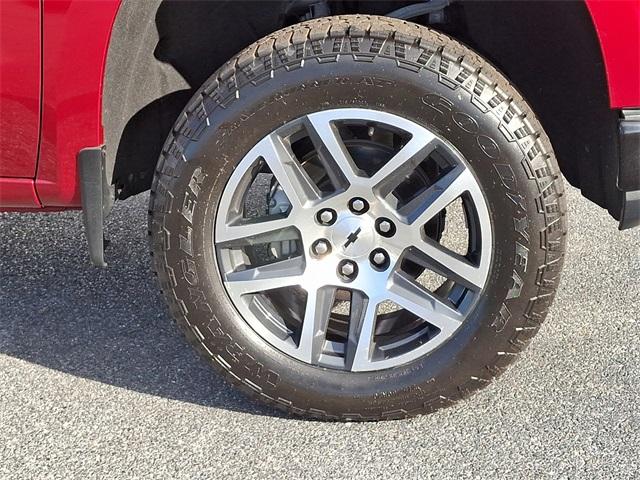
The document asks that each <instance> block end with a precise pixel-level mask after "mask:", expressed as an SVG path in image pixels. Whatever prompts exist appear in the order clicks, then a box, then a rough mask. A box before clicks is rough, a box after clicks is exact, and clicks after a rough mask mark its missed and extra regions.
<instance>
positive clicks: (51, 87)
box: [0, 0, 640, 211]
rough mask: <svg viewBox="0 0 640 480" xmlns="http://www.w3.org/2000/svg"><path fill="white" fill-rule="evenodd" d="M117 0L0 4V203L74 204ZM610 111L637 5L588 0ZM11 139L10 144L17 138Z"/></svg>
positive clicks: (633, 82) (636, 80)
mask: <svg viewBox="0 0 640 480" xmlns="http://www.w3.org/2000/svg"><path fill="white" fill-rule="evenodd" d="M120 3H121V1H120V0H100V1H91V2H88V1H85V0H64V1H50V0H42V1H38V0H18V1H3V2H2V3H1V4H0V9H1V15H2V17H3V25H2V33H1V41H0V49H1V51H0V73H1V76H2V83H1V84H0V100H1V102H2V106H3V107H2V114H1V116H0V122H1V125H0V132H1V133H0V134H1V135H2V140H1V141H0V148H1V150H0V159H1V162H0V209H2V210H22V211H24V210H41V211H42V210H61V209H70V208H80V206H81V199H80V187H79V181H78V174H77V160H76V159H77V155H78V152H79V151H80V150H81V149H83V148H86V147H90V146H95V145H100V144H102V143H103V142H104V134H103V128H102V108H103V105H102V100H103V86H104V76H105V66H106V57H107V52H108V48H109V41H110V38H111V33H112V28H113V25H114V21H115V19H116V15H117V13H118V9H119V7H120ZM586 4H587V6H588V9H589V12H590V14H591V17H592V20H593V27H594V29H595V31H596V32H597V35H598V38H599V41H600V45H601V50H602V56H603V59H604V64H605V67H606V73H607V79H608V91H609V99H610V106H611V108H612V109H623V108H637V107H638V106H640V50H639V49H640V2H638V1H633V0H632V1H624V0H620V1H607V0H586ZM16 141H17V143H16Z"/></svg>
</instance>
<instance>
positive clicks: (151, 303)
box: [0, 189, 640, 480]
mask: <svg viewBox="0 0 640 480" xmlns="http://www.w3.org/2000/svg"><path fill="white" fill-rule="evenodd" d="M568 200H569V214H570V239H569V251H568V258H567V262H566V266H565V270H564V272H565V273H564V277H563V280H562V283H561V287H560V292H559V294H558V296H557V298H556V302H555V304H554V307H553V309H552V311H551V314H550V315H549V317H548V318H547V321H546V323H545V324H544V326H543V328H542V329H541V330H540V333H539V334H538V335H537V337H536V338H535V339H534V341H533V343H532V344H531V346H530V347H529V348H528V349H527V351H526V352H525V353H524V354H523V355H522V356H521V358H520V359H519V360H518V362H517V363H516V364H515V365H513V366H512V368H511V369H510V370H509V371H508V372H507V373H506V374H505V375H503V376H502V377H501V378H500V379H498V381H496V382H494V383H493V384H492V385H490V386H489V387H488V388H486V389H484V390H483V391H481V392H480V393H478V394H476V395H475V396H473V397H472V398H471V399H469V400H466V401H464V402H462V403H459V404H457V405H455V406H454V407H452V408H448V409H445V410H442V411H439V412H437V413H435V414H432V415H429V416H423V417H418V418H415V419H411V420H403V421H394V422H382V423H368V424H331V423H321V422H311V421H302V420H297V419H291V418H286V417H283V416H282V415H281V414H279V413H276V412H274V411H272V410H270V409H268V408H265V407H261V406H259V405H256V404H254V403H252V402H251V401H248V400H246V399H245V398H244V397H243V396H242V395H241V394H238V393H237V392H235V391H234V390H233V389H232V388H231V387H229V386H228V385H226V384H225V383H224V382H223V381H222V380H221V379H220V378H219V377H218V376H217V375H216V374H215V373H214V372H213V371H212V370H211V369H210V368H209V367H208V366H207V365H206V364H204V363H203V362H202V361H201V360H200V359H199V357H198V356H197V355H196V354H195V353H194V352H192V350H191V349H190V347H189V346H188V345H187V344H186V342H185V340H183V338H182V337H181V335H180V334H179V333H178V331H177V329H176V328H175V327H174V325H173V324H172V322H171V321H170V320H169V317H168V312H167V309H166V308H165V306H164V302H163V300H162V298H161V297H160V295H159V293H158V290H157V288H156V285H155V283H154V279H153V278H152V275H151V273H150V269H149V263H150V262H149V254H148V250H147V244H146V210H147V197H146V195H143V196H140V197H138V198H133V199H129V200H127V201H124V202H122V203H120V204H118V205H117V206H116V210H115V211H114V213H113V215H112V217H111V218H110V220H109V232H110V233H109V234H110V237H111V239H112V242H111V245H110V247H109V250H108V252H107V257H108V261H109V263H110V265H109V267H108V268H107V269H106V270H99V269H95V268H93V267H91V266H89V264H88V259H87V254H86V247H85V239H84V236H83V233H82V222H81V218H80V215H79V214H78V213H77V212H67V213H58V214H23V215H17V214H0V478H2V479H9V478H64V479H69V478H82V479H86V478H105V477H108V478H113V479H115V478H127V479H129V478H142V477H145V478H189V479H193V478H238V479H248V478H261V479H262V478H274V479H285V478H293V479H296V480H301V479H307V478H314V479H315V478H332V479H333V478H353V479H368V478H392V477H393V478H437V479H440V478H452V479H454V478H455V479H460V478H535V479H539V478H552V479H556V478H589V479H593V478H616V479H618V478H634V477H635V478H638V475H639V472H640V454H639V452H640V387H639V384H640V230H635V231H626V232H618V231H617V228H616V223H615V221H613V220H611V219H610V218H609V217H608V216H607V214H606V213H605V212H604V211H602V210H601V209H600V208H598V207H596V206H595V205H593V204H591V203H589V202H588V201H587V200H585V199H583V198H581V197H580V195H579V193H577V192H576V191H575V190H573V189H570V190H569V191H568Z"/></svg>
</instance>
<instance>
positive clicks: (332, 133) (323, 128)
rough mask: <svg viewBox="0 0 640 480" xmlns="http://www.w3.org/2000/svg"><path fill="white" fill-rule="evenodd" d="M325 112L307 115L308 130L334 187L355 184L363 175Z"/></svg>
mask: <svg viewBox="0 0 640 480" xmlns="http://www.w3.org/2000/svg"><path fill="white" fill-rule="evenodd" d="M331 120H332V117H331V116H330V115H327V114H326V113H325V112H318V113H313V114H311V115H308V116H307V122H306V126H307V132H308V133H309V136H310V137H311V141H312V142H313V145H314V147H315V148H316V150H317V151H318V156H319V158H320V161H321V162H322V164H323V166H324V168H325V170H326V172H327V175H329V178H330V179H331V181H332V183H333V185H334V187H336V188H338V187H346V186H348V185H345V182H346V183H347V184H349V185H350V184H353V183H354V182H356V181H357V179H358V177H360V176H361V175H362V172H361V171H360V169H359V168H358V167H357V166H356V165H355V163H354V162H353V159H352V158H351V155H350V154H349V152H348V150H347V148H346V147H345V145H344V142H343V141H342V138H340V134H339V133H338V129H337V128H336V127H335V126H334V125H333V123H332V122H331Z"/></svg>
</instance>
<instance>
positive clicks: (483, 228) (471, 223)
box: [213, 108, 492, 372]
mask: <svg viewBox="0 0 640 480" xmlns="http://www.w3.org/2000/svg"><path fill="white" fill-rule="evenodd" d="M213 240H214V248H215V249H216V255H215V256H214V258H217V263H218V265H217V267H218V270H219V274H220V278H221V280H222V282H223V284H224V287H225V289H226V292H227V294H228V297H229V299H230V300H231V302H232V303H233V305H234V307H235V308H236V309H237V311H238V312H239V314H240V315H241V316H242V318H243V319H244V320H245V321H246V322H247V323H248V324H249V325H250V326H251V327H252V329H253V331H254V332H255V334H256V335H258V336H260V337H261V338H262V339H263V340H264V341H266V342H267V343H268V344H270V345H271V346H273V347H274V348H276V349H277V350H280V351H281V352H284V353H286V354H287V355H290V356H291V357H294V358H296V359H297V360H299V361H302V362H305V363H307V364H311V365H316V366H321V367H327V368H331V369H337V370H345V371H354V372H357V371H376V370H382V369H387V368H391V367H396V366H400V365H403V364H406V363H407V362H410V361H412V360H415V359H417V358H420V357H423V356H424V355H427V354H428V353H430V352H432V351H433V350H434V349H436V348H438V347H439V346H441V345H442V344H443V343H444V342H446V341H447V340H449V339H450V338H452V337H453V336H454V335H455V334H456V331H457V330H458V329H459V328H460V327H461V325H463V323H464V322H465V319H466V318H467V316H468V315H469V313H470V312H471V311H472V310H473V308H474V306H475V304H476V303H477V300H478V299H479V298H480V296H481V295H482V293H483V289H484V287H485V285H486V283H487V279H488V276H489V270H490V266H491V260H492V226H491V221H490V215H489V210H488V207H487V203H486V200H485V197H484V195H483V193H482V191H481V188H480V186H479V184H478V181H477V180H476V177H475V175H474V174H473V172H472V171H471V169H470V167H469V164H468V163H467V162H466V161H465V159H464V158H463V157H462V156H461V155H460V153H459V152H458V151H457V150H456V149H455V148H454V147H453V146H452V145H451V144H450V143H448V142H447V141H446V140H444V139H443V138H441V137H439V136H438V135H436V134H434V133H433V132H432V131H430V130H429V129H427V128H425V127H423V126H421V125H419V124H417V123H415V122H413V121H411V120H408V119H406V118H402V117H400V116H397V115H394V114H390V113H385V112H381V111H377V110H373V109H361V108H337V109H330V110H324V111H319V112H316V113H312V114H309V115H306V116H304V117H302V118H298V119H296V120H294V121H291V122H289V123H287V124H285V125H284V126H282V127H280V128H278V129H277V130H275V131H274V132H272V133H271V134H269V135H267V136H266V137H265V138H263V139H262V140H261V141H260V142H258V143H257V144H256V145H255V147H253V148H252V149H251V150H250V151H249V152H248V153H247V154H246V156H245V157H244V158H243V159H242V160H241V161H240V163H239V164H238V165H237V167H236V169H235V170H234V172H233V174H232V175H231V177H230V178H229V180H228V182H227V184H226V186H225V188H224V190H223V192H222V197H221V200H220V203H219V207H218V211H217V216H216V219H215V226H214V232H213Z"/></svg>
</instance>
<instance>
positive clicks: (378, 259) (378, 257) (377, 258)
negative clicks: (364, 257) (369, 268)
mask: <svg viewBox="0 0 640 480" xmlns="http://www.w3.org/2000/svg"><path fill="white" fill-rule="evenodd" d="M386 260H387V258H386V257H385V256H384V253H382V252H378V253H375V254H374V255H373V263H375V264H376V265H378V266H379V267H381V266H382V265H384V262H385V261H386Z"/></svg>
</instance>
